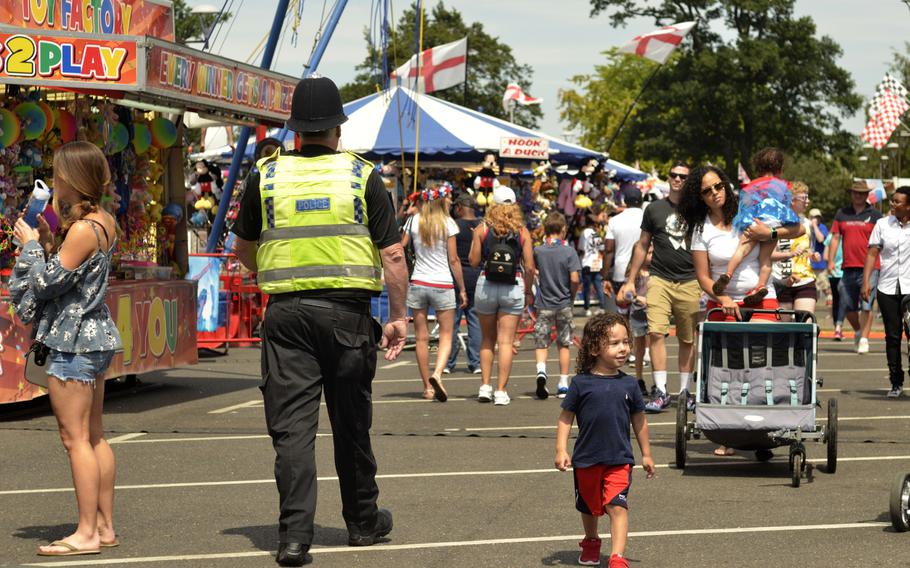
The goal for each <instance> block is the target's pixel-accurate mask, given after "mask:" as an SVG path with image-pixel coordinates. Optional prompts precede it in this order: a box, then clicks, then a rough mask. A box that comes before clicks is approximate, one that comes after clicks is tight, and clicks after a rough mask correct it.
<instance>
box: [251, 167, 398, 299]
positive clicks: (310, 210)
mask: <svg viewBox="0 0 910 568" xmlns="http://www.w3.org/2000/svg"><path fill="white" fill-rule="evenodd" d="M256 166H257V167H258V168H259V176H260V178H259V195H260V200H261V202H262V233H261V234H260V235H259V251H258V253H257V254H256V262H257V264H258V265H259V275H258V281H259V288H260V289H262V291H263V292H265V293H266V294H282V293H285V292H295V291H299V290H320V289H339V288H359V289H364V290H370V291H380V290H382V281H381V276H382V263H381V260H380V258H379V251H378V250H377V248H376V246H375V245H374V244H373V241H372V240H371V239H370V231H369V228H368V227H367V220H368V219H369V217H368V213H369V212H368V211H367V204H366V199H365V197H364V195H365V193H366V187H367V179H368V177H369V175H370V170H372V169H373V165H372V164H370V163H369V162H366V161H364V160H362V159H360V158H358V157H356V156H354V155H352V154H348V153H338V154H327V155H325V156H319V157H315V158H302V157H299V156H282V155H280V153H279V154H278V155H277V156H275V155H273V156H270V157H268V158H263V159H261V160H259V161H258V162H257V163H256Z"/></svg>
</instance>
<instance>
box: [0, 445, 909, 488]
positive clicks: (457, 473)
mask: <svg viewBox="0 0 910 568" xmlns="http://www.w3.org/2000/svg"><path fill="white" fill-rule="evenodd" d="M896 460H910V455H902V456H856V457H838V458H837V462H838V463H843V462H870V461H896ZM806 461H807V462H810V463H825V462H826V461H827V458H816V459H808V460H806ZM770 463H778V464H783V463H784V462H783V460H781V461H777V462H770ZM731 465H732V466H741V465H751V466H755V465H756V462H754V461H752V460H748V459H742V460H726V461H713V460H709V461H701V462H689V463H687V464H686V468H698V467H717V466H731ZM634 467H635V469H636V470H639V469H641V466H640V465H636V466H634ZM655 467H656V468H657V469H671V468H673V467H674V466H672V465H671V464H668V463H664V464H657V465H656V466H655ZM542 473H560V472H559V471H557V470H556V469H555V468H551V467H548V468H541V469H506V470H487V471H431V472H416V473H386V474H380V475H377V476H376V479H425V478H436V477H487V476H500V475H502V476H507V475H533V474H542ZM316 480H317V481H338V477H335V476H326V477H317V478H316ZM271 483H275V480H274V479H272V478H269V479H239V480H230V481H186V482H179V483H147V484H141V485H118V486H116V490H117V491H125V490H127V489H175V488H181V487H225V486H232V485H263V484H271ZM72 491H73V488H72V487H50V488H46V489H10V490H6V491H0V496H2V495H36V494H46V493H72Z"/></svg>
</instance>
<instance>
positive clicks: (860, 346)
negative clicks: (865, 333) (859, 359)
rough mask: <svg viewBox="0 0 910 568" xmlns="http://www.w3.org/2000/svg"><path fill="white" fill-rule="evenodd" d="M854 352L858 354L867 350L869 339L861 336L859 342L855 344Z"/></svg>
mask: <svg viewBox="0 0 910 568" xmlns="http://www.w3.org/2000/svg"><path fill="white" fill-rule="evenodd" d="M856 352H857V353H859V354H860V355H863V354H865V353H868V352H869V340H868V339H866V338H865V337H863V338H862V339H860V340H859V343H857V344H856Z"/></svg>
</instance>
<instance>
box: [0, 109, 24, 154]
mask: <svg viewBox="0 0 910 568" xmlns="http://www.w3.org/2000/svg"><path fill="white" fill-rule="evenodd" d="M20 131H21V130H20V125H19V117H18V116H16V114H15V113H13V112H12V111H9V110H6V109H5V108H0V150H2V149H3V148H9V147H10V146H12V145H13V144H15V143H16V140H18V139H19V133H20Z"/></svg>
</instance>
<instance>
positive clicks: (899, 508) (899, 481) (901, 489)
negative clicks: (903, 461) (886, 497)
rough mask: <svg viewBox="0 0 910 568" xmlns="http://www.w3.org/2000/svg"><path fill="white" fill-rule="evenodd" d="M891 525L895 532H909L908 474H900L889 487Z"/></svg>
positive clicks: (909, 488) (909, 487) (909, 490)
mask: <svg viewBox="0 0 910 568" xmlns="http://www.w3.org/2000/svg"><path fill="white" fill-rule="evenodd" d="M891 524H892V525H893V526H894V530H896V531H897V532H907V531H908V530H910V473H902V474H900V475H898V476H897V478H896V479H895V480H894V484H893V485H892V486H891Z"/></svg>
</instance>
